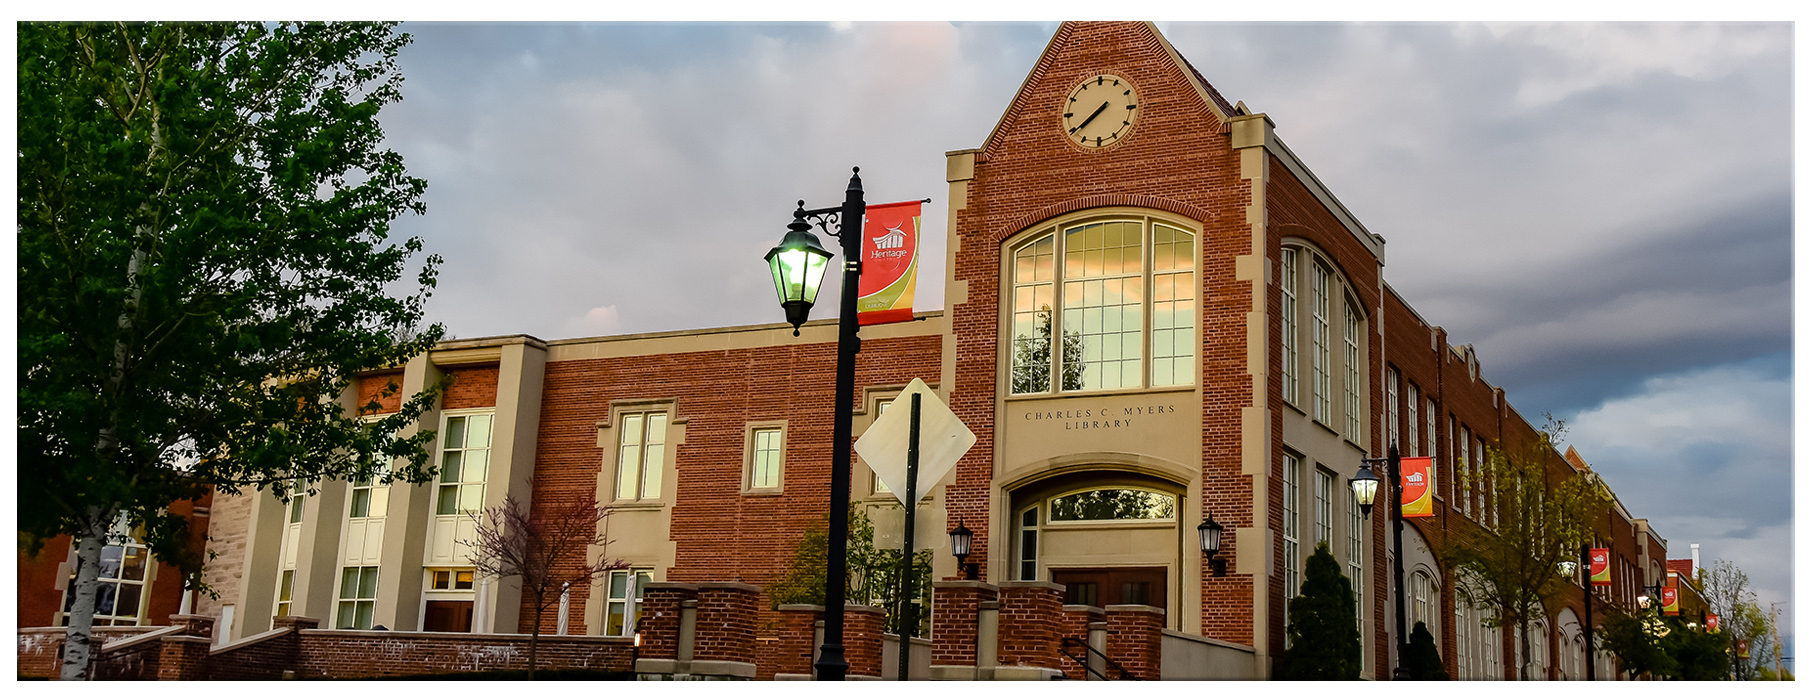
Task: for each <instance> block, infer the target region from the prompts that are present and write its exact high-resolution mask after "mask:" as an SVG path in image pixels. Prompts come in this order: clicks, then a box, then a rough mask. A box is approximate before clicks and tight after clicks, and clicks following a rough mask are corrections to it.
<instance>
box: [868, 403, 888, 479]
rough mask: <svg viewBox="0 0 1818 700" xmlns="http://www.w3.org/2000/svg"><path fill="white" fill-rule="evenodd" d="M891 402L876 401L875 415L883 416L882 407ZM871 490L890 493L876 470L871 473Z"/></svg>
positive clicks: (885, 407) (884, 407) (886, 406)
mask: <svg viewBox="0 0 1818 700" xmlns="http://www.w3.org/2000/svg"><path fill="white" fill-rule="evenodd" d="M892 402H893V400H891V399H886V400H883V401H879V402H877V416H878V417H879V418H882V417H883V416H884V409H887V408H890V404H891V403H892ZM873 422H876V420H875V419H873ZM871 492H872V493H890V487H889V486H887V485H885V484H884V480H883V479H880V478H878V476H877V472H872V473H871Z"/></svg>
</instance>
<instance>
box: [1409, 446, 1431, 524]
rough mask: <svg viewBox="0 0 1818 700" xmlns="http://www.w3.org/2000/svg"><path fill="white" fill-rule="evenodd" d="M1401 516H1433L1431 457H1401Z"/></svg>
mask: <svg viewBox="0 0 1818 700" xmlns="http://www.w3.org/2000/svg"><path fill="white" fill-rule="evenodd" d="M1401 517H1404V518H1431V517H1433V458H1432V457H1403V458H1401Z"/></svg>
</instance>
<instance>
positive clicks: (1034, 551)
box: [1008, 467, 1186, 629]
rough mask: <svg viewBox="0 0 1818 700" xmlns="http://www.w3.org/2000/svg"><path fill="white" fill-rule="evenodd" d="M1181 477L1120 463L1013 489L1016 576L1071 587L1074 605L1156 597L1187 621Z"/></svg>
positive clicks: (1172, 620)
mask: <svg viewBox="0 0 1818 700" xmlns="http://www.w3.org/2000/svg"><path fill="white" fill-rule="evenodd" d="M1185 493H1186V489H1185V487H1184V486H1182V485H1181V484H1178V483H1175V482H1173V481H1170V480H1167V479H1163V478H1160V477H1156V476H1153V475H1150V474H1143V473H1137V472H1133V471H1123V470H1119V469H1116V468H1114V467H1105V468H1097V469H1088V470H1081V471H1073V472H1070V473H1067V474H1062V475H1056V476H1052V477H1048V478H1044V479H1041V480H1038V481H1035V482H1032V483H1029V484H1025V485H1023V486H1021V487H1018V488H1015V489H1012V490H1011V492H1010V503H1011V512H1010V518H1009V523H1010V533H1009V534H1010V537H1009V538H1008V541H1009V542H1010V543H1011V550H1012V551H1011V555H1010V559H1011V567H1010V572H1011V573H1012V576H1011V577H1010V578H1012V579H1015V580H1020V581H1053V582H1055V583H1059V584H1062V585H1064V586H1066V587H1067V591H1066V593H1065V597H1064V598H1063V601H1064V602H1065V603H1066V604H1069V605H1094V606H1099V607H1103V606H1107V605H1150V606H1154V607H1157V608H1162V609H1163V610H1166V611H1168V614H1167V617H1166V620H1167V625H1168V627H1170V628H1173V629H1178V628H1179V619H1178V614H1177V610H1178V608H1179V607H1180V605H1179V600H1180V598H1179V594H1180V590H1179V589H1180V575H1181V565H1180V551H1181V542H1182V540H1181V537H1182V536H1183V530H1182V526H1181V522H1182V515H1181V513H1182V507H1181V506H1182V500H1181V499H1182V496H1183V495H1184V494H1185Z"/></svg>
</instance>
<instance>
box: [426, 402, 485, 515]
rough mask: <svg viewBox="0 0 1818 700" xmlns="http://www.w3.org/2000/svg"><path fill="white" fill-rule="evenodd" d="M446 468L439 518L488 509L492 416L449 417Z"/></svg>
mask: <svg viewBox="0 0 1818 700" xmlns="http://www.w3.org/2000/svg"><path fill="white" fill-rule="evenodd" d="M442 426H443V427H442V468H441V474H440V482H441V483H440V486H438V487H437V489H436V514H437V515H454V514H457V513H471V512H474V511H477V510H480V509H481V508H484V507H485V505H486V500H485V499H486V468H487V462H489V461H490V459H491V456H492V415H491V414H478V415H458V416H447V417H446V418H445V419H444V420H443V422H442Z"/></svg>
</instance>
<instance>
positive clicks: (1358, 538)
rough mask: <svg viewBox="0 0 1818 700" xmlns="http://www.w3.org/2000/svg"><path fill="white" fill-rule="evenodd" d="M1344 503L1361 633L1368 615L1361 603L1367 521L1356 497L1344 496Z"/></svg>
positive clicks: (1353, 594)
mask: <svg viewBox="0 0 1818 700" xmlns="http://www.w3.org/2000/svg"><path fill="white" fill-rule="evenodd" d="M1345 503H1347V504H1348V506H1347V508H1346V509H1347V510H1349V511H1350V512H1351V529H1350V533H1349V534H1350V537H1349V538H1348V539H1349V540H1350V547H1349V557H1350V565H1351V595H1352V597H1354V598H1356V600H1357V630H1358V632H1359V633H1362V632H1363V629H1364V618H1366V617H1368V616H1369V612H1368V611H1367V610H1365V609H1364V604H1363V590H1364V584H1365V581H1364V572H1363V560H1364V543H1363V542H1364V530H1365V528H1367V527H1368V525H1367V524H1366V523H1367V522H1368V521H1366V520H1364V517H1363V508H1361V507H1359V506H1358V505H1357V499H1355V498H1346V499H1345ZM1364 638H1365V639H1368V638H1369V635H1368V634H1364Z"/></svg>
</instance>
